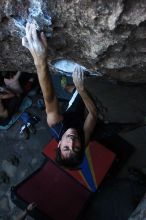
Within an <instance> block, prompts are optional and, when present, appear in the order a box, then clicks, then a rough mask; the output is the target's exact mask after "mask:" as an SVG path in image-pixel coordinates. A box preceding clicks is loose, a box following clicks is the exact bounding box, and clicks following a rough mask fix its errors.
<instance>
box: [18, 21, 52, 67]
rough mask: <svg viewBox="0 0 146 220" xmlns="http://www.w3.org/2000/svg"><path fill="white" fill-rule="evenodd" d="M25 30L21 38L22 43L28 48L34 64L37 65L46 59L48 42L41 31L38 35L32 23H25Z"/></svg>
mask: <svg viewBox="0 0 146 220" xmlns="http://www.w3.org/2000/svg"><path fill="white" fill-rule="evenodd" d="M25 30H26V36H25V37H23V38H22V45H23V46H24V47H26V48H28V49H29V51H30V53H31V54H32V56H33V59H34V63H35V65H39V64H40V63H42V62H44V61H46V59H47V50H48V44H47V39H46V36H45V34H44V33H43V32H41V34H40V37H39V36H38V34H37V31H36V26H35V24H33V23H32V24H30V23H27V24H26V28H25Z"/></svg>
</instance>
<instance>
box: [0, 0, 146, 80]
mask: <svg viewBox="0 0 146 220" xmlns="http://www.w3.org/2000/svg"><path fill="white" fill-rule="evenodd" d="M32 19H35V21H36V24H37V27H38V31H40V30H44V32H45V33H46V35H47V37H48V43H49V52H48V63H50V61H52V60H54V59H57V58H60V57H63V58H68V59H71V60H73V61H75V62H78V63H79V64H81V65H83V66H85V67H87V68H88V69H90V70H97V69H98V70H100V72H103V73H104V75H105V76H106V78H108V79H112V80H118V81H126V82H127V81H128V82H146V74H145V70H146V56H145V51H146V49H145V48H146V47H145V43H144V42H145V38H146V35H145V33H146V22H145V21H146V1H145V0H133V1H131V0H127V1H123V0H111V1H108V2H107V1H105V0H103V1H101V0H99V1H92V0H81V1H57V0H50V1H47V0H44V1H42V0H38V1H29V0H26V1H21V4H20V1H18V0H15V1H12V0H2V1H1V6H0V49H1V56H0V71H11V70H14V71H15V70H21V71H25V72H36V70H35V67H34V65H33V61H32V58H31V55H30V53H29V51H28V50H27V49H25V48H23V47H22V46H21V39H20V38H21V36H23V35H24V34H25V24H26V21H31V20H32Z"/></svg>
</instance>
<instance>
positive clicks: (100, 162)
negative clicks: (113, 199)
mask: <svg viewBox="0 0 146 220" xmlns="http://www.w3.org/2000/svg"><path fill="white" fill-rule="evenodd" d="M57 145H58V144H57V142H56V140H54V139H53V140H52V141H51V142H50V143H49V144H48V145H47V146H46V147H45V148H44V149H43V154H44V155H45V156H46V157H48V158H50V159H52V160H53V161H54V159H55V151H56V148H57ZM115 157H116V155H115V154H114V153H113V152H112V151H110V150H109V149H107V148H106V147H105V146H104V145H102V144H100V143H98V142H96V141H93V142H91V143H90V144H89V146H88V147H87V148H86V151H85V157H84V160H83V163H82V164H81V167H80V169H79V170H69V169H65V168H64V170H65V172H67V173H68V174H70V175H71V176H73V177H74V178H75V179H76V180H77V181H79V182H80V183H81V184H82V185H84V186H85V187H86V188H88V189H89V190H91V191H93V192H94V191H95V190H96V189H97V188H98V186H99V185H100V183H101V182H102V180H103V179H104V177H105V175H106V174H107V172H108V170H109V168H110V167H111V165H112V163H113V161H114V159H115Z"/></svg>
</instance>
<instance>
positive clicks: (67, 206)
mask: <svg viewBox="0 0 146 220" xmlns="http://www.w3.org/2000/svg"><path fill="white" fill-rule="evenodd" d="M15 194H16V195H17V196H18V197H19V198H21V199H23V201H25V202H27V203H30V202H32V201H35V202H36V203H37V209H38V210H39V211H40V212H41V213H43V214H44V216H45V218H43V219H53V220H76V219H77V217H78V216H79V214H80V213H81V211H82V210H83V208H84V206H85V204H86V202H87V200H88V198H89V196H90V195H91V193H90V191H88V190H87V189H86V188H85V187H83V186H82V185H81V184H79V183H78V182H77V181H76V180H75V179H73V178H72V177H71V176H69V175H68V174H67V173H65V172H64V171H63V170H62V169H60V168H59V167H57V166H56V165H55V163H53V162H52V161H51V160H48V162H46V164H45V165H44V166H43V167H41V168H40V169H39V170H38V171H37V172H35V173H34V174H33V175H31V176H30V177H29V178H28V179H26V180H25V181H23V182H22V183H20V184H19V185H18V186H16V188H15Z"/></svg>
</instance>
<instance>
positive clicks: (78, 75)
mask: <svg viewBox="0 0 146 220" xmlns="http://www.w3.org/2000/svg"><path fill="white" fill-rule="evenodd" d="M72 77H73V82H74V84H75V87H76V89H77V90H78V91H84V71H83V69H82V68H81V67H80V66H76V67H75V69H74V72H73V75H72Z"/></svg>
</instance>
